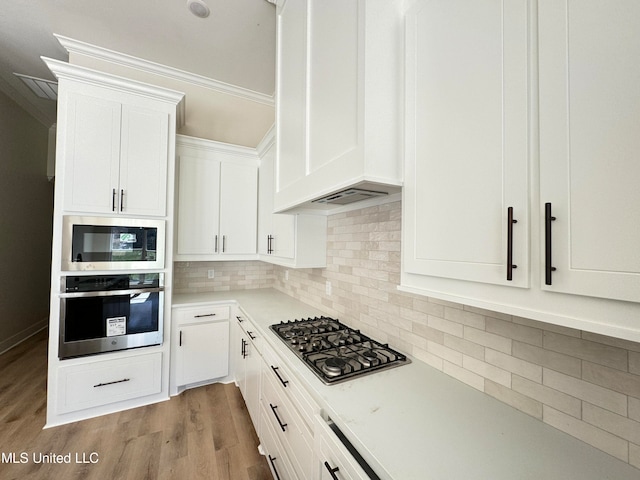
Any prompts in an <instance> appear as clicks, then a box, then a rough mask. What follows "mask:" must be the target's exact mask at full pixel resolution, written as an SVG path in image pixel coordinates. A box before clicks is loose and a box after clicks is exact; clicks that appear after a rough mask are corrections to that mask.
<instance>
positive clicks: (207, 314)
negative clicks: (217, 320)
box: [193, 313, 216, 318]
mask: <svg viewBox="0 0 640 480" xmlns="http://www.w3.org/2000/svg"><path fill="white" fill-rule="evenodd" d="M215 316H216V314H215V313H203V314H201V315H194V316H193V318H202V317H215Z"/></svg>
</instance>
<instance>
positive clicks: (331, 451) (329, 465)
mask: <svg viewBox="0 0 640 480" xmlns="http://www.w3.org/2000/svg"><path fill="white" fill-rule="evenodd" d="M315 442H316V452H317V464H316V468H317V469H319V471H320V475H319V477H318V478H320V479H321V480H331V479H333V478H338V479H339V480H370V479H372V478H379V477H378V476H376V475H375V473H374V472H373V471H372V470H371V468H370V467H369V466H368V465H366V464H365V466H364V467H363V466H362V465H361V464H360V462H358V460H356V459H355V458H354V456H353V455H352V454H351V453H350V452H349V450H348V449H347V447H346V446H345V445H344V444H343V443H342V441H341V440H340V439H339V438H338V436H337V435H336V433H335V432H334V431H333V430H332V429H331V427H330V426H329V424H328V423H327V422H326V421H325V420H324V419H323V418H322V417H321V416H320V415H316V438H315ZM364 468H367V470H369V473H366V472H365V470H364Z"/></svg>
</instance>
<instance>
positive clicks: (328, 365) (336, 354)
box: [270, 317, 410, 384]
mask: <svg viewBox="0 0 640 480" xmlns="http://www.w3.org/2000/svg"><path fill="white" fill-rule="evenodd" d="M270 328H271V329H272V330H273V331H274V332H275V333H276V334H277V335H278V337H279V338H280V339H281V340H282V341H283V342H285V343H286V344H287V345H288V347H289V348H290V349H291V350H293V351H294V352H295V353H296V355H297V356H298V357H299V358H301V359H302V360H303V361H304V362H305V364H306V365H307V366H308V367H309V368H310V369H311V370H312V371H313V372H314V373H315V374H316V375H317V376H318V378H320V380H322V381H323V382H324V383H326V384H334V383H338V382H342V381H344V380H348V379H350V378H353V377H355V376H357V375H363V374H367V373H373V372H375V371H378V370H381V369H383V368H391V367H395V366H400V365H404V364H407V363H409V362H410V360H409V359H408V358H407V357H406V356H405V355H403V354H402V353H400V352H398V351H396V350H394V349H392V348H391V347H389V345H387V344H382V343H379V342H377V341H375V340H373V339H371V338H369V337H368V336H366V335H364V334H363V333H361V332H360V330H354V329H352V328H350V327H348V326H347V325H345V324H343V323H341V322H340V321H339V320H335V319H333V318H330V317H315V318H307V319H302V320H294V321H288V322H280V323H278V324H275V325H271V327H270Z"/></svg>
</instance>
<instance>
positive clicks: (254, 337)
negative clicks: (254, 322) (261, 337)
mask: <svg viewBox="0 0 640 480" xmlns="http://www.w3.org/2000/svg"><path fill="white" fill-rule="evenodd" d="M247 335H249V338H250V339H251V340H255V339H256V336H255V335H254V334H253V332H250V331H249V330H247Z"/></svg>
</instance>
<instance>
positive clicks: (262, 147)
mask: <svg viewBox="0 0 640 480" xmlns="http://www.w3.org/2000/svg"><path fill="white" fill-rule="evenodd" d="M275 143H276V124H275V123H274V124H273V125H271V128H270V129H269V130H268V131H267V133H265V134H264V137H262V140H260V143H258V146H257V147H256V152H257V153H258V157H260V158H262V157H263V156H264V154H265V153H267V150H269V149H270V148H271V146H272V145H273V144H275Z"/></svg>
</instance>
